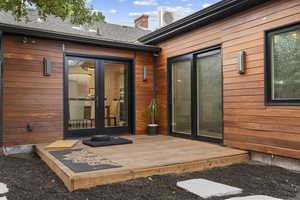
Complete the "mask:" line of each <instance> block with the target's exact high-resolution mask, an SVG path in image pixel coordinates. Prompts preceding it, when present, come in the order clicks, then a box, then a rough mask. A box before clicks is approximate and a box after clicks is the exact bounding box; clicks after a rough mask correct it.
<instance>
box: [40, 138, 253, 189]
mask: <svg viewBox="0 0 300 200" xmlns="http://www.w3.org/2000/svg"><path fill="white" fill-rule="evenodd" d="M126 138H128V139H131V140H133V144H127V145H118V146H109V147H97V148H91V147H88V146H85V145H83V144H81V143H80V142H79V143H78V144H77V145H76V146H75V147H73V149H78V148H83V149H88V150H89V151H91V152H95V153H97V154H99V155H102V156H103V157H105V158H107V159H109V160H111V161H113V162H116V163H118V164H120V165H122V167H120V168H112V169H105V170H97V171H90V172H81V173H74V172H73V171H72V170H70V169H69V168H68V167H66V166H65V165H64V164H62V163H61V162H60V161H59V160H57V159H56V158H55V157H54V156H52V155H51V154H50V153H49V151H48V150H47V149H46V148H45V147H46V146H47V144H40V145H36V152H37V154H38V155H39V156H40V157H41V159H42V160H44V161H45V162H46V164H47V165H48V166H49V167H50V168H51V169H52V170H53V171H54V172H55V173H56V174H57V175H58V176H59V177H60V178H61V179H62V181H63V182H64V184H65V185H66V187H67V188H68V190H69V191H73V190H77V189H84V188H90V187H93V186H97V185H104V184H110V183H114V182H120V181H125V180H129V179H133V178H138V177H146V176H151V175H161V174H168V173H184V172H192V171H198V170H203V169H208V168H212V167H219V166H226V165H230V164H234V163H239V162H244V161H247V160H248V159H249V157H248V153H247V152H246V151H242V150H237V149H232V148H228V147H223V146H220V145H217V144H210V143H205V142H200V141H194V140H188V139H181V138H176V137H171V136H162V135H159V136H127V137H126Z"/></svg>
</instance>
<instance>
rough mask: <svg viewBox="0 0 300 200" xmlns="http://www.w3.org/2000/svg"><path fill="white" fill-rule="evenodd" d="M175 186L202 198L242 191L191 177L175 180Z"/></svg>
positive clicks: (234, 193)
mask: <svg viewBox="0 0 300 200" xmlns="http://www.w3.org/2000/svg"><path fill="white" fill-rule="evenodd" d="M177 186H178V187H180V188H182V189H184V190H186V191H188V192H191V193H193V194H195V195H198V196H200V197H202V198H205V199H206V198H210V197H221V196H229V195H236V194H240V193H242V191H243V190H242V189H240V188H236V187H232V186H229V185H224V184H221V183H216V182H213V181H209V180H206V179H191V180H187V181H180V182H177Z"/></svg>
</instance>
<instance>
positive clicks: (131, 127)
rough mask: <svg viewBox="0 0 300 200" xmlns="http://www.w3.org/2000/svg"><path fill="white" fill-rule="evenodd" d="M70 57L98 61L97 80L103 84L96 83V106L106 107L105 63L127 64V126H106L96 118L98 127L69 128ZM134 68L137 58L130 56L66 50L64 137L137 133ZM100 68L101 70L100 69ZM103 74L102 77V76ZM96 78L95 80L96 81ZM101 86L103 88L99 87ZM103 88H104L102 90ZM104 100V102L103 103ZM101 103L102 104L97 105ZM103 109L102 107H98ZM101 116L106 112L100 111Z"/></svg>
mask: <svg viewBox="0 0 300 200" xmlns="http://www.w3.org/2000/svg"><path fill="white" fill-rule="evenodd" d="M68 58H80V59H86V60H94V61H95V62H96V66H97V67H96V71H95V75H96V80H99V81H101V84H95V86H96V89H95V91H96V96H98V98H99V100H98V101H96V107H98V108H99V107H104V105H103V102H104V101H103V100H104V96H103V93H102V92H100V91H102V90H103V87H104V79H103V77H102V76H103V63H104V62H110V61H112V62H120V63H124V64H127V66H128V67H127V69H128V76H129V77H128V84H129V85H128V87H129V88H128V89H129V96H128V102H129V108H128V126H126V127H106V128H105V127H104V125H103V123H100V122H101V120H99V118H96V119H95V120H96V124H98V128H95V129H78V130H69V128H68V119H69V116H68V115H69V102H68V99H69V98H68V66H67V62H66V61H67V59H68ZM134 68H135V59H130V58H122V57H114V56H105V55H93V54H82V53H77V52H64V76H63V83H64V100H63V101H64V102H63V104H64V138H78V137H86V136H91V135H95V134H107V135H128V134H135V113H134V112H135V100H134V98H135V95H134V92H135V89H134V87H135V79H134V71H135V70H134ZM99 70H100V71H99ZM100 76H101V77H100ZM96 80H95V81H96ZM99 86H100V87H101V88H99ZM101 89H102V90H101ZM101 102H102V103H101ZM98 103H100V105H97V104H98ZM98 110H101V109H98ZM100 116H104V113H100ZM99 127H100V128H99Z"/></svg>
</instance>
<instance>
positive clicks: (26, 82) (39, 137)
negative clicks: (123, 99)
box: [4, 35, 152, 146]
mask: <svg viewBox="0 0 300 200" xmlns="http://www.w3.org/2000/svg"><path fill="white" fill-rule="evenodd" d="M64 51H72V52H78V53H86V54H96V55H108V56H116V57H125V58H132V59H135V62H136V63H135V71H136V73H135V80H136V93H137V94H138V95H136V132H137V133H138V134H145V132H146V124H147V118H146V114H145V111H146V105H147V104H148V103H149V102H150V100H151V94H152V93H151V87H152V85H151V83H152V79H151V74H152V56H151V54H148V53H136V52H133V51H125V50H119V49H109V48H101V47H98V46H88V45H83V44H77V43H69V42H62V41H55V40H44V39H36V38H29V39H28V42H27V43H23V37H19V36H13V35H5V36H4V59H5V64H4V144H5V145H7V146H12V145H23V144H37V143H46V142H52V141H55V140H57V139H62V138H63V52H64ZM43 57H48V58H49V59H50V60H51V62H52V65H53V73H52V75H51V76H50V77H44V76H43V74H42V73H43V71H42V70H43V67H42V66H43V64H42V60H43ZM143 65H147V66H149V67H148V71H149V77H150V78H149V80H148V81H145V82H144V81H142V72H143V69H142V66H143ZM27 123H31V124H32V125H33V131H32V132H28V131H27V129H26V125H27Z"/></svg>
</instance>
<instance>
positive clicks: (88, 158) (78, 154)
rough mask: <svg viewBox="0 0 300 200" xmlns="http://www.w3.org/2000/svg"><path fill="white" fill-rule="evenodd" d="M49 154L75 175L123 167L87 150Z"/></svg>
mask: <svg viewBox="0 0 300 200" xmlns="http://www.w3.org/2000/svg"><path fill="white" fill-rule="evenodd" d="M49 153H50V154H51V155H53V156H54V157H55V158H56V159H58V160H59V161H60V162H61V163H63V164H64V165H65V166H67V167H68V168H69V169H71V170H72V171H73V172H75V173H79V172H89V171H96V170H104V169H111V168H118V167H122V166H121V165H119V164H117V163H115V162H113V161H111V160H109V159H107V158H104V157H103V156H102V155H100V154H97V153H95V152H92V151H89V150H87V149H67V150H60V151H49Z"/></svg>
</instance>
